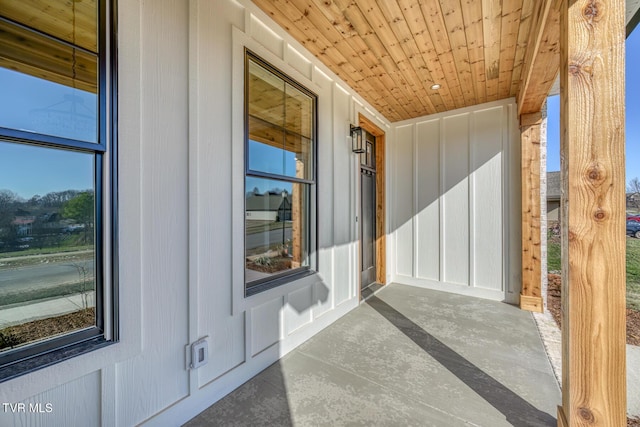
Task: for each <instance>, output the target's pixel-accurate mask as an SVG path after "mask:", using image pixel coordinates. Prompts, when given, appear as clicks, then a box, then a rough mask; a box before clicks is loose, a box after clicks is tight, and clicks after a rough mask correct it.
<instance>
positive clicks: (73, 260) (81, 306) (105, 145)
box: [0, 0, 118, 381]
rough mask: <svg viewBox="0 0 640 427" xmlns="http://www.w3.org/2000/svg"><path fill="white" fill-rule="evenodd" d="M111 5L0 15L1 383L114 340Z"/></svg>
mask: <svg viewBox="0 0 640 427" xmlns="http://www.w3.org/2000/svg"><path fill="white" fill-rule="evenodd" d="M114 3H115V2H114V1H109V0H96V1H87V2H75V1H72V2H69V1H66V0H52V1H50V2H48V6H49V7H48V8H46V9H43V10H34V9H32V8H31V6H29V3H28V2H23V1H19V0H9V1H6V2H3V4H2V8H0V93H2V94H3V95H2V102H1V103H0V284H1V286H0V381H4V380H8V379H11V378H14V377H16V376H19V375H22V374H25V373H27V372H30V371H33V370H35V369H39V368H43V367H46V366H49V365H51V364H53V363H56V362H59V361H62V360H65V359H68V358H70V357H73V356H75V355H78V354H82V353H85V352H87V351H91V350H94V349H96V348H100V347H103V346H105V345H108V344H109V343H111V342H114V341H116V340H117V338H118V334H117V332H118V327H117V307H116V303H115V302H116V301H117V286H116V277H117V274H115V259H116V249H117V244H116V239H115V236H116V231H115V224H116V197H115V195H116V187H117V173H116V162H115V160H114V159H115V158H116V147H115V137H114V134H115V133H114V129H115V114H116V113H115V71H114V70H115V52H114V50H115V49H113V48H112V46H113V45H114V42H115V37H114V21H115V19H114V18H113V16H114Z"/></svg>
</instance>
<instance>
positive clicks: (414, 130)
mask: <svg viewBox="0 0 640 427" xmlns="http://www.w3.org/2000/svg"><path fill="white" fill-rule="evenodd" d="M411 139H412V141H411V154H412V155H413V156H412V157H413V161H412V163H411V167H412V168H413V171H411V178H412V180H413V182H412V184H413V185H412V187H413V192H412V193H413V194H412V196H413V200H412V204H411V205H412V212H411V225H412V231H411V237H412V242H411V259H412V262H411V264H412V265H411V272H412V275H413V277H418V257H419V253H418V227H420V221H418V218H417V216H418V189H419V188H420V183H419V181H418V124H417V123H414V124H413V125H411Z"/></svg>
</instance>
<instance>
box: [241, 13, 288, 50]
mask: <svg viewBox="0 0 640 427" xmlns="http://www.w3.org/2000/svg"><path fill="white" fill-rule="evenodd" d="M250 25H251V36H252V37H253V38H254V39H255V40H260V44H261V45H262V46H264V47H266V48H267V49H269V50H270V51H271V53H273V54H274V55H276V56H278V57H279V58H281V59H282V58H283V57H284V46H285V43H284V40H283V39H282V37H280V36H279V35H278V34H277V33H276V32H275V31H273V30H271V29H270V28H269V27H267V26H266V25H265V24H264V23H263V22H262V21H261V20H259V19H257V18H256V17H255V16H254V15H251V24H250Z"/></svg>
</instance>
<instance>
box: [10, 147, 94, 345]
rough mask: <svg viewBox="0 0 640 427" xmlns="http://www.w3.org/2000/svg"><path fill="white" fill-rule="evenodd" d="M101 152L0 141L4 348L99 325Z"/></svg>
mask: <svg viewBox="0 0 640 427" xmlns="http://www.w3.org/2000/svg"><path fill="white" fill-rule="evenodd" d="M94 175H95V171H94V157H93V155H92V154H89V153H81V152H74V151H68V150H58V149H51V148H43V147H37V146H29V145H23V144H14V143H8V142H0V183H1V184H0V186H1V188H0V353H2V352H6V351H9V350H11V349H15V348H20V347H22V346H24V345H27V344H31V343H33V342H37V341H42V340H46V339H49V338H51V337H55V336H59V335H61V334H65V333H68V332H72V331H76V330H79V329H83V328H87V327H91V326H95V324H96V315H95V291H96V285H95V235H94V234H95V187H94V181H95V179H94Z"/></svg>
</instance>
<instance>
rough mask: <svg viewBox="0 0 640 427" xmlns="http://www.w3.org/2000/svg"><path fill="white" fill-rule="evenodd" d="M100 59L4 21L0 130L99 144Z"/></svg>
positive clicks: (0, 28)
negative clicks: (20, 131) (14, 130)
mask: <svg viewBox="0 0 640 427" xmlns="http://www.w3.org/2000/svg"><path fill="white" fill-rule="evenodd" d="M97 79H98V59H97V56H96V55H95V54H92V53H88V52H85V51H83V50H80V49H76V48H72V47H71V46H69V45H66V44H63V43H60V42H58V41H56V40H53V39H50V38H48V37H45V36H43V35H40V34H37V33H34V32H31V31H28V30H26V29H24V28H21V27H19V26H17V25H14V24H12V23H10V22H7V21H3V20H0V93H2V98H3V100H4V101H5V102H3V103H1V104H0V127H5V128H10V129H16V130H22V131H27V132H34V133H42V134H46V135H51V136H57V137H63V138H70V139H76V140H81V141H87V142H96V141H97V134H98V132H97V123H98V117H97V110H98V109H97V102H98V98H97V94H96V92H97Z"/></svg>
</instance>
